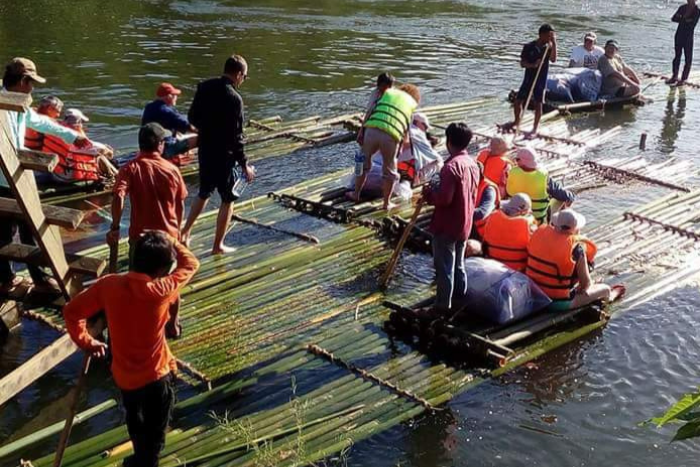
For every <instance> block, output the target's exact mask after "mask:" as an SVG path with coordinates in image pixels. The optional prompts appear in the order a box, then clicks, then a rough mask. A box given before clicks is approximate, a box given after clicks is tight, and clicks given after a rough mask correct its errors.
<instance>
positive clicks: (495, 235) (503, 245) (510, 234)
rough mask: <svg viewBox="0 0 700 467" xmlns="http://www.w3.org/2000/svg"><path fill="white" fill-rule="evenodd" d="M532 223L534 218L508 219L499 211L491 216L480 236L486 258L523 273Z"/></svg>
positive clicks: (518, 217) (517, 217) (519, 217)
mask: <svg viewBox="0 0 700 467" xmlns="http://www.w3.org/2000/svg"><path fill="white" fill-rule="evenodd" d="M533 222H534V218H532V217H530V216H528V217H524V216H516V217H509V216H508V215H507V214H506V213H505V212H503V211H501V210H500V209H499V210H498V211H496V212H494V213H493V214H491V215H490V216H489V217H488V220H487V221H486V226H485V227H484V235H483V236H482V238H483V241H484V251H485V252H486V256H487V257H489V258H492V259H495V260H497V261H500V262H501V263H503V264H505V265H506V266H508V267H509V268H511V269H515V270H516V271H520V272H525V266H527V246H528V244H529V243H530V232H531V230H530V226H531V225H532V224H533Z"/></svg>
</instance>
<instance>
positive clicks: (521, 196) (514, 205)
mask: <svg viewBox="0 0 700 467" xmlns="http://www.w3.org/2000/svg"><path fill="white" fill-rule="evenodd" d="M531 209H532V200H530V197H529V196H528V195H527V194H526V193H516V194H515V195H514V196H513V197H512V198H511V199H509V200H506V201H502V202H501V210H502V211H503V212H505V213H506V214H507V215H509V216H514V215H516V214H518V213H526V212H529V211H530V210H531Z"/></svg>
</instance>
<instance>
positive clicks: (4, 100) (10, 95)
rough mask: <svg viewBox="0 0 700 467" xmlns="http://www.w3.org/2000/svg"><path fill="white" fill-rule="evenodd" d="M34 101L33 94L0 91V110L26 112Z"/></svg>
mask: <svg viewBox="0 0 700 467" xmlns="http://www.w3.org/2000/svg"><path fill="white" fill-rule="evenodd" d="M31 103H32V96H31V94H24V93H21V92H9V91H8V92H0V110H11V111H14V112H24V111H25V110H26V109H27V108H28V107H29V105H30V104H31Z"/></svg>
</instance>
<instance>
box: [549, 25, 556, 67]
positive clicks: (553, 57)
mask: <svg viewBox="0 0 700 467" xmlns="http://www.w3.org/2000/svg"><path fill="white" fill-rule="evenodd" d="M549 47H550V49H549V61H550V62H552V63H556V62H557V35H556V33H554V32H551V33H550V36H549Z"/></svg>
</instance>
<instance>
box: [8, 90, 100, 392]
mask: <svg viewBox="0 0 700 467" xmlns="http://www.w3.org/2000/svg"><path fill="white" fill-rule="evenodd" d="M30 103H31V96H29V95H27V94H20V93H11V92H7V93H0V170H2V174H3V175H4V176H5V179H6V180H7V182H8V185H9V186H10V190H11V191H12V193H13V195H14V199H11V198H0V222H7V221H8V220H9V219H19V220H22V221H23V222H26V224H27V225H28V226H29V227H30V229H31V231H32V234H33V236H34V239H35V241H36V243H37V246H32V245H23V244H15V243H12V244H9V245H4V246H2V247H0V258H3V259H6V260H11V261H15V262H22V263H26V264H33V265H39V266H45V267H48V268H49V269H50V270H51V273H52V275H53V277H54V279H55V280H56V282H57V283H58V286H59V288H60V297H58V298H56V297H53V300H52V303H51V305H53V306H62V305H63V304H65V302H67V301H68V300H70V298H71V297H72V296H74V295H75V294H76V293H78V292H79V291H80V290H81V289H82V279H81V277H82V275H87V276H92V277H97V276H99V275H100V274H101V273H102V271H104V268H105V261H104V260H99V259H94V258H87V257H81V256H78V255H68V256H67V255H66V254H65V251H64V249H63V241H62V239H61V232H60V227H64V228H69V229H75V228H77V227H78V225H79V224H80V222H81V221H82V219H83V212H82V211H79V210H76V209H69V208H64V207H57V206H43V205H42V204H41V201H40V199H39V192H38V189H37V184H36V180H35V179H34V173H33V172H34V171H43V172H49V173H50V172H53V169H54V168H55V167H56V165H57V163H58V156H56V155H55V154H46V153H42V152H37V151H30V150H25V149H21V148H17V147H16V144H15V141H14V140H13V138H12V132H11V129H10V128H11V127H10V125H11V119H12V118H17V114H16V113H14V112H18V113H23V112H27V111H28V107H29V105H30ZM28 295H31V294H28ZM28 295H25V296H12V297H4V298H5V299H10V302H8V303H12V302H13V301H28V300H30V299H31V298H30V297H29V296H28ZM1 303H2V299H1V298H0V304H1ZM15 306H16V304H15ZM98 328H99V329H98ZM101 331H102V328H101V326H93V329H91V332H93V334H97V333H99V332H101ZM76 350H77V346H76V345H75V344H74V343H73V342H72V341H71V339H70V336H68V334H65V335H63V336H62V337H60V338H59V339H58V340H56V341H55V342H54V343H52V344H51V345H49V346H48V347H46V348H45V349H43V350H41V351H39V352H38V353H37V354H36V355H34V356H33V357H32V358H30V359H29V360H28V361H27V362H25V363H24V364H23V365H21V366H20V367H19V368H17V369H15V370H14V371H13V372H12V373H10V374H9V375H7V376H5V377H4V378H2V379H1V380H0V405H2V404H4V403H5V402H6V401H7V400H9V399H10V398H12V397H14V395H15V394H17V393H18V392H19V391H21V390H22V389H24V388H25V387H27V386H28V385H29V384H31V383H32V382H34V381H35V380H36V379H38V378H39V377H41V376H42V375H43V374H45V373H46V372H48V371H49V370H50V369H51V368H53V367H54V366H56V365H57V364H59V363H60V362H62V361H63V360H64V359H65V358H67V357H68V356H70V355H71V354H73V353H74V352H75V351H76Z"/></svg>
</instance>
